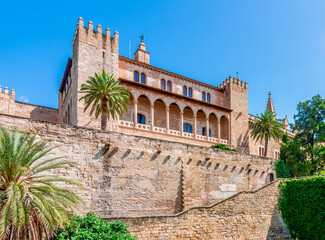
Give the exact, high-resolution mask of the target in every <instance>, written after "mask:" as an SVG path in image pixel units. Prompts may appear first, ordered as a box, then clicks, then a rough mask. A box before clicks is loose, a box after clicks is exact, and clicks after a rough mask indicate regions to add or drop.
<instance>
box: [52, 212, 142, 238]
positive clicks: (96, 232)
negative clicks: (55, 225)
mask: <svg viewBox="0 0 325 240" xmlns="http://www.w3.org/2000/svg"><path fill="white" fill-rule="evenodd" d="M56 233H57V236H56V237H55V238H53V240H67V239H69V240H135V239H136V238H135V237H133V236H131V235H130V234H129V233H128V229H127V227H126V226H125V225H124V224H123V223H122V222H112V223H110V222H107V221H105V220H103V219H101V218H100V217H97V216H96V215H95V214H94V213H92V212H90V213H88V214H87V215H86V217H84V218H82V217H79V216H74V219H73V220H72V221H71V224H70V225H69V226H67V227H66V228H65V229H58V230H57V232H56Z"/></svg>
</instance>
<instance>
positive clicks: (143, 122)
mask: <svg viewBox="0 0 325 240" xmlns="http://www.w3.org/2000/svg"><path fill="white" fill-rule="evenodd" d="M137 123H141V124H146V117H145V116H144V115H142V114H140V113H138V119H137Z"/></svg>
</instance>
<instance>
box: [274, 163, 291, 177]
mask: <svg viewBox="0 0 325 240" xmlns="http://www.w3.org/2000/svg"><path fill="white" fill-rule="evenodd" d="M275 172H276V177H277V178H292V176H291V173H290V170H289V168H288V167H287V165H286V164H285V163H284V161H283V160H281V159H279V160H277V161H276V162H275Z"/></svg>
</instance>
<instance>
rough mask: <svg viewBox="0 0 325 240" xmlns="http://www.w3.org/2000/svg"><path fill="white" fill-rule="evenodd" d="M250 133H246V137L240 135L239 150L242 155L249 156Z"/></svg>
mask: <svg viewBox="0 0 325 240" xmlns="http://www.w3.org/2000/svg"><path fill="white" fill-rule="evenodd" d="M248 139H249V136H248V132H246V134H245V136H243V135H242V134H240V136H239V138H238V140H237V146H238V147H237V148H238V151H239V152H240V153H245V154H249V144H248Z"/></svg>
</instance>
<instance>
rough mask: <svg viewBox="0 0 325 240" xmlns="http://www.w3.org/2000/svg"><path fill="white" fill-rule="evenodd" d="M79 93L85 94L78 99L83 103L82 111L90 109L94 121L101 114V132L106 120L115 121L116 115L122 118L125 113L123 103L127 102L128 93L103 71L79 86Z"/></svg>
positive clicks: (110, 75) (104, 127)
mask: <svg viewBox="0 0 325 240" xmlns="http://www.w3.org/2000/svg"><path fill="white" fill-rule="evenodd" d="M80 93H83V94H85V95H84V96H83V97H81V98H80V100H82V99H83V100H84V101H85V109H84V111H86V110H87V109H88V108H89V107H90V115H93V114H94V113H95V117H96V119H97V118H98V116H99V115H100V114H102V116H101V128H102V130H105V129H106V127H107V119H110V117H112V118H113V119H115V117H116V116H117V115H119V116H122V115H123V111H127V107H126V104H125V102H129V97H130V93H129V92H128V91H127V90H126V89H125V88H124V87H121V86H119V81H118V80H116V79H115V77H114V75H113V74H108V73H106V72H105V70H103V71H102V72H101V73H95V76H94V77H89V78H88V80H87V81H86V83H83V84H82V85H81V91H80Z"/></svg>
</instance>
